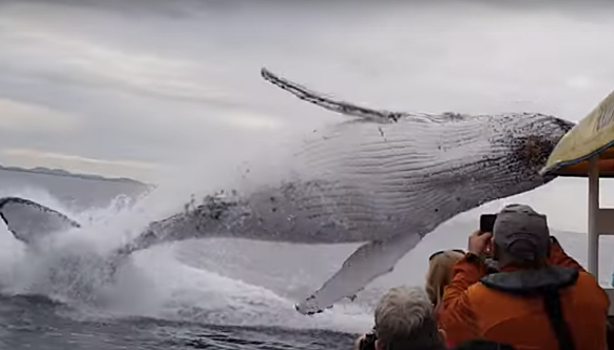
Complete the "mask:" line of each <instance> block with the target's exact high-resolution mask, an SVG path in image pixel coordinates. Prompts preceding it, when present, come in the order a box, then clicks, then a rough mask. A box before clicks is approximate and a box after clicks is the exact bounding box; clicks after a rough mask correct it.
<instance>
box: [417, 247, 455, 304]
mask: <svg viewBox="0 0 614 350" xmlns="http://www.w3.org/2000/svg"><path fill="white" fill-rule="evenodd" d="M464 255H465V253H464V252H463V251H462V250H443V251H439V252H436V253H434V254H433V255H431V256H430V257H429V269H428V271H427V273H426V288H425V289H426V294H427V295H428V297H429V299H430V300H431V303H432V304H433V305H438V304H439V302H440V301H441V298H442V297H443V290H444V288H445V287H446V286H447V285H448V284H450V281H451V280H452V266H454V264H456V262H457V261H459V260H460V259H461V258H462V257H463V256H464Z"/></svg>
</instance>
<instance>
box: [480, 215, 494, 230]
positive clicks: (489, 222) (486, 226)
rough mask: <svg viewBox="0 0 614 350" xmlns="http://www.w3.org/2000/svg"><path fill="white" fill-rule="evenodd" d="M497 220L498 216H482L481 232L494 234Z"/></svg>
mask: <svg viewBox="0 0 614 350" xmlns="http://www.w3.org/2000/svg"><path fill="white" fill-rule="evenodd" d="M495 220H497V214H483V215H481V216H480V231H481V232H492V230H493V228H494V226H495Z"/></svg>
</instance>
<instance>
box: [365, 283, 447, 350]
mask: <svg viewBox="0 0 614 350" xmlns="http://www.w3.org/2000/svg"><path fill="white" fill-rule="evenodd" d="M444 339H445V334H444V333H443V332H442V331H441V330H440V329H439V327H438V326H437V321H436V320H435V316H434V314H433V306H432V305H431V302H430V300H429V298H428V296H427V295H426V293H425V292H424V290H423V289H421V288H417V287H414V288H410V287H395V288H391V289H390V290H389V291H388V292H387V293H386V294H385V295H384V296H383V297H382V298H381V299H380V300H379V302H378V304H377V307H376V309H375V326H374V327H373V331H372V332H371V333H367V334H365V335H363V336H362V337H360V338H358V340H357V342H356V346H355V347H356V350H410V349H411V350H444V349H446V346H445V344H444Z"/></svg>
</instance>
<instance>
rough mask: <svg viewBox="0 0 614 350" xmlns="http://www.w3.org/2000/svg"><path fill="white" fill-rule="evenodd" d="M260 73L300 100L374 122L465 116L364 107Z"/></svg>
mask: <svg viewBox="0 0 614 350" xmlns="http://www.w3.org/2000/svg"><path fill="white" fill-rule="evenodd" d="M260 74H261V75H262V77H263V78H264V79H265V80H267V81H269V82H270V83H272V84H274V85H277V86H279V87H280V88H282V89H284V90H286V91H288V92H290V93H291V94H293V95H294V96H296V97H298V98H300V99H301V100H304V101H307V102H311V103H313V104H315V105H318V106H320V107H322V108H325V109H328V110H330V111H333V112H337V113H341V114H345V115H350V116H354V117H359V118H362V119H365V120H368V121H372V122H376V123H385V124H387V123H394V122H397V121H399V119H401V118H405V117H413V118H417V119H427V120H429V121H431V122H444V121H452V120H457V119H459V118H460V119H462V118H464V117H465V116H463V115H461V114H458V113H443V114H441V115H431V114H423V113H420V114H417V113H416V114H414V113H407V112H393V111H387V110H377V109H371V108H366V107H362V106H358V105H356V104H353V103H349V102H344V101H339V100H335V99H333V98H331V97H328V96H326V95H325V94H322V93H319V92H316V91H313V90H310V89H308V88H306V87H305V86H302V85H300V84H297V83H295V82H292V81H290V80H288V79H284V78H282V77H280V76H278V75H276V74H274V73H272V72H271V71H269V70H268V69H266V68H262V69H261V70H260Z"/></svg>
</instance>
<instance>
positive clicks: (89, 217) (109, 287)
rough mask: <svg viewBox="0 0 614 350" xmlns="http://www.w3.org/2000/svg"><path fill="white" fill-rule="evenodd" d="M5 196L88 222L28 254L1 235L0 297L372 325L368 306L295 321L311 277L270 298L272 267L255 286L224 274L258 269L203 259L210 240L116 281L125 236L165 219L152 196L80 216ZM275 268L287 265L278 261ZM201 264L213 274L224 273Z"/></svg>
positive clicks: (190, 318)
mask: <svg viewBox="0 0 614 350" xmlns="http://www.w3.org/2000/svg"><path fill="white" fill-rule="evenodd" d="M0 196H19V197H24V198H27V199H31V200H34V201H37V202H39V203H41V204H44V205H46V206H49V207H52V208H58V210H61V211H62V212H65V213H66V214H68V215H69V216H70V217H73V218H75V219H76V220H78V221H79V222H81V223H83V227H82V229H80V230H78V231H77V230H76V231H68V232H63V233H61V234H58V235H56V236H52V237H50V238H49V239H48V241H46V242H45V245H44V248H43V249H41V250H36V251H34V250H29V249H28V248H26V247H25V246H24V245H23V244H22V243H21V242H19V241H17V240H15V239H14V238H13V237H12V235H10V234H9V232H8V231H7V230H6V228H5V227H1V228H0V237H1V238H0V244H1V247H0V292H1V293H2V294H3V295H5V296H24V295H39V296H44V297H46V298H49V299H51V300H54V301H57V302H61V303H63V304H66V305H69V306H70V307H71V310H74V311H73V312H71V313H70V317H74V318H84V317H85V318H109V317H110V318H125V317H152V318H157V319H164V320H172V321H187V322H198V323H206V324H215V325H232V326H235V325H237V326H272V327H284V328H298V329H301V328H308V329H330V330H335V331H342V332H354V333H356V332H362V331H365V330H367V329H368V328H369V327H370V326H371V323H372V311H371V308H370V306H371V305H365V304H359V303H353V304H347V305H343V304H341V305H338V306H336V307H335V308H334V309H332V310H329V311H327V312H325V313H323V314H321V315H318V316H316V317H306V316H304V315H301V314H299V313H297V312H296V311H295V310H294V307H293V305H294V303H295V302H296V300H293V298H292V297H291V296H289V295H290V294H292V293H291V291H292V290H295V291H296V290H308V289H309V288H312V286H309V287H308V283H309V279H307V278H306V279H305V280H304V281H302V282H303V285H302V286H301V279H300V278H298V279H297V280H295V283H294V284H292V285H286V286H285V287H286V290H285V291H284V290H279V289H276V290H273V289H275V288H269V287H268V286H266V283H262V284H263V285H259V283H258V282H259V281H264V282H266V281H267V278H268V277H267V276H270V271H267V270H268V269H267V267H263V268H262V270H258V269H254V268H253V266H252V268H251V269H250V273H251V274H252V275H251V276H250V278H249V279H250V281H249V282H246V281H244V280H242V279H241V278H237V277H236V276H229V275H224V274H223V273H224V271H226V272H228V271H230V270H229V269H228V267H229V266H235V267H237V266H239V270H240V265H242V264H243V266H245V267H247V266H248V265H253V264H250V262H245V261H241V259H234V257H236V256H241V252H240V250H241V249H238V250H237V249H234V250H232V251H228V253H229V255H226V256H225V259H223V260H220V259H219V255H214V254H205V255H203V254H200V252H203V251H204V252H205V253H206V252H207V251H209V252H210V251H211V250H210V249H204V250H203V249H200V248H202V247H203V246H206V245H208V243H209V242H207V241H204V242H202V244H200V245H198V244H194V242H182V243H176V244H172V243H171V244H167V245H162V246H158V247H155V248H153V249H149V250H146V251H142V252H139V253H136V254H134V255H133V256H131V257H130V258H129V260H128V261H127V262H126V263H125V264H123V265H121V267H120V268H119V270H118V271H117V273H116V274H111V273H110V271H108V265H107V264H105V253H106V252H108V251H110V250H111V249H113V248H114V247H117V246H118V245H119V244H121V242H122V241H123V240H125V239H126V237H128V236H131V235H136V234H138V232H140V230H142V228H143V227H144V226H145V225H146V224H147V222H148V220H150V219H151V212H159V210H160V208H157V209H155V210H147V208H148V206H147V205H146V204H149V205H150V204H151V198H147V197H144V198H139V199H136V200H135V199H134V198H129V197H126V196H118V197H117V198H115V199H114V200H113V201H111V203H110V204H109V205H108V206H106V207H101V208H81V210H76V209H75V208H70V207H68V206H67V205H65V204H63V203H62V202H61V201H59V200H58V199H57V198H55V197H54V196H52V195H51V194H49V193H48V192H45V191H43V190H40V189H36V188H21V189H15V190H12V191H4V192H3V191H0ZM199 243H200V242H199ZM215 244H218V245H219V242H217V243H216V242H213V245H215ZM226 244H227V245H228V246H234V245H233V244H232V243H228V242H226ZM255 244H256V245H258V244H259V243H255ZM273 245H274V244H273ZM238 246H239V248H248V249H249V247H247V246H246V247H240V246H241V244H239V245H238ZM271 246H272V245H271V244H270V245H269V247H268V248H267V247H265V248H263V249H265V250H266V249H271ZM199 247H200V248H199ZM235 248H236V247H235ZM288 248H290V249H292V247H288ZM299 249H300V248H299ZM218 253H219V251H218ZM222 254H223V252H222ZM263 255H266V253H265V254H263ZM196 258H197V259H196ZM195 259H196V260H199V261H195ZM203 262H204V265H203ZM246 263H247V265H246ZM237 264H238V265H237ZM277 264H278V265H284V264H283V263H282V262H281V261H278V262H277ZM203 266H213V267H215V270H218V271H217V272H216V271H213V270H214V269H207V268H203ZM225 268H226V269H225ZM111 276H114V277H113V278H111ZM297 284H298V285H297Z"/></svg>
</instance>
